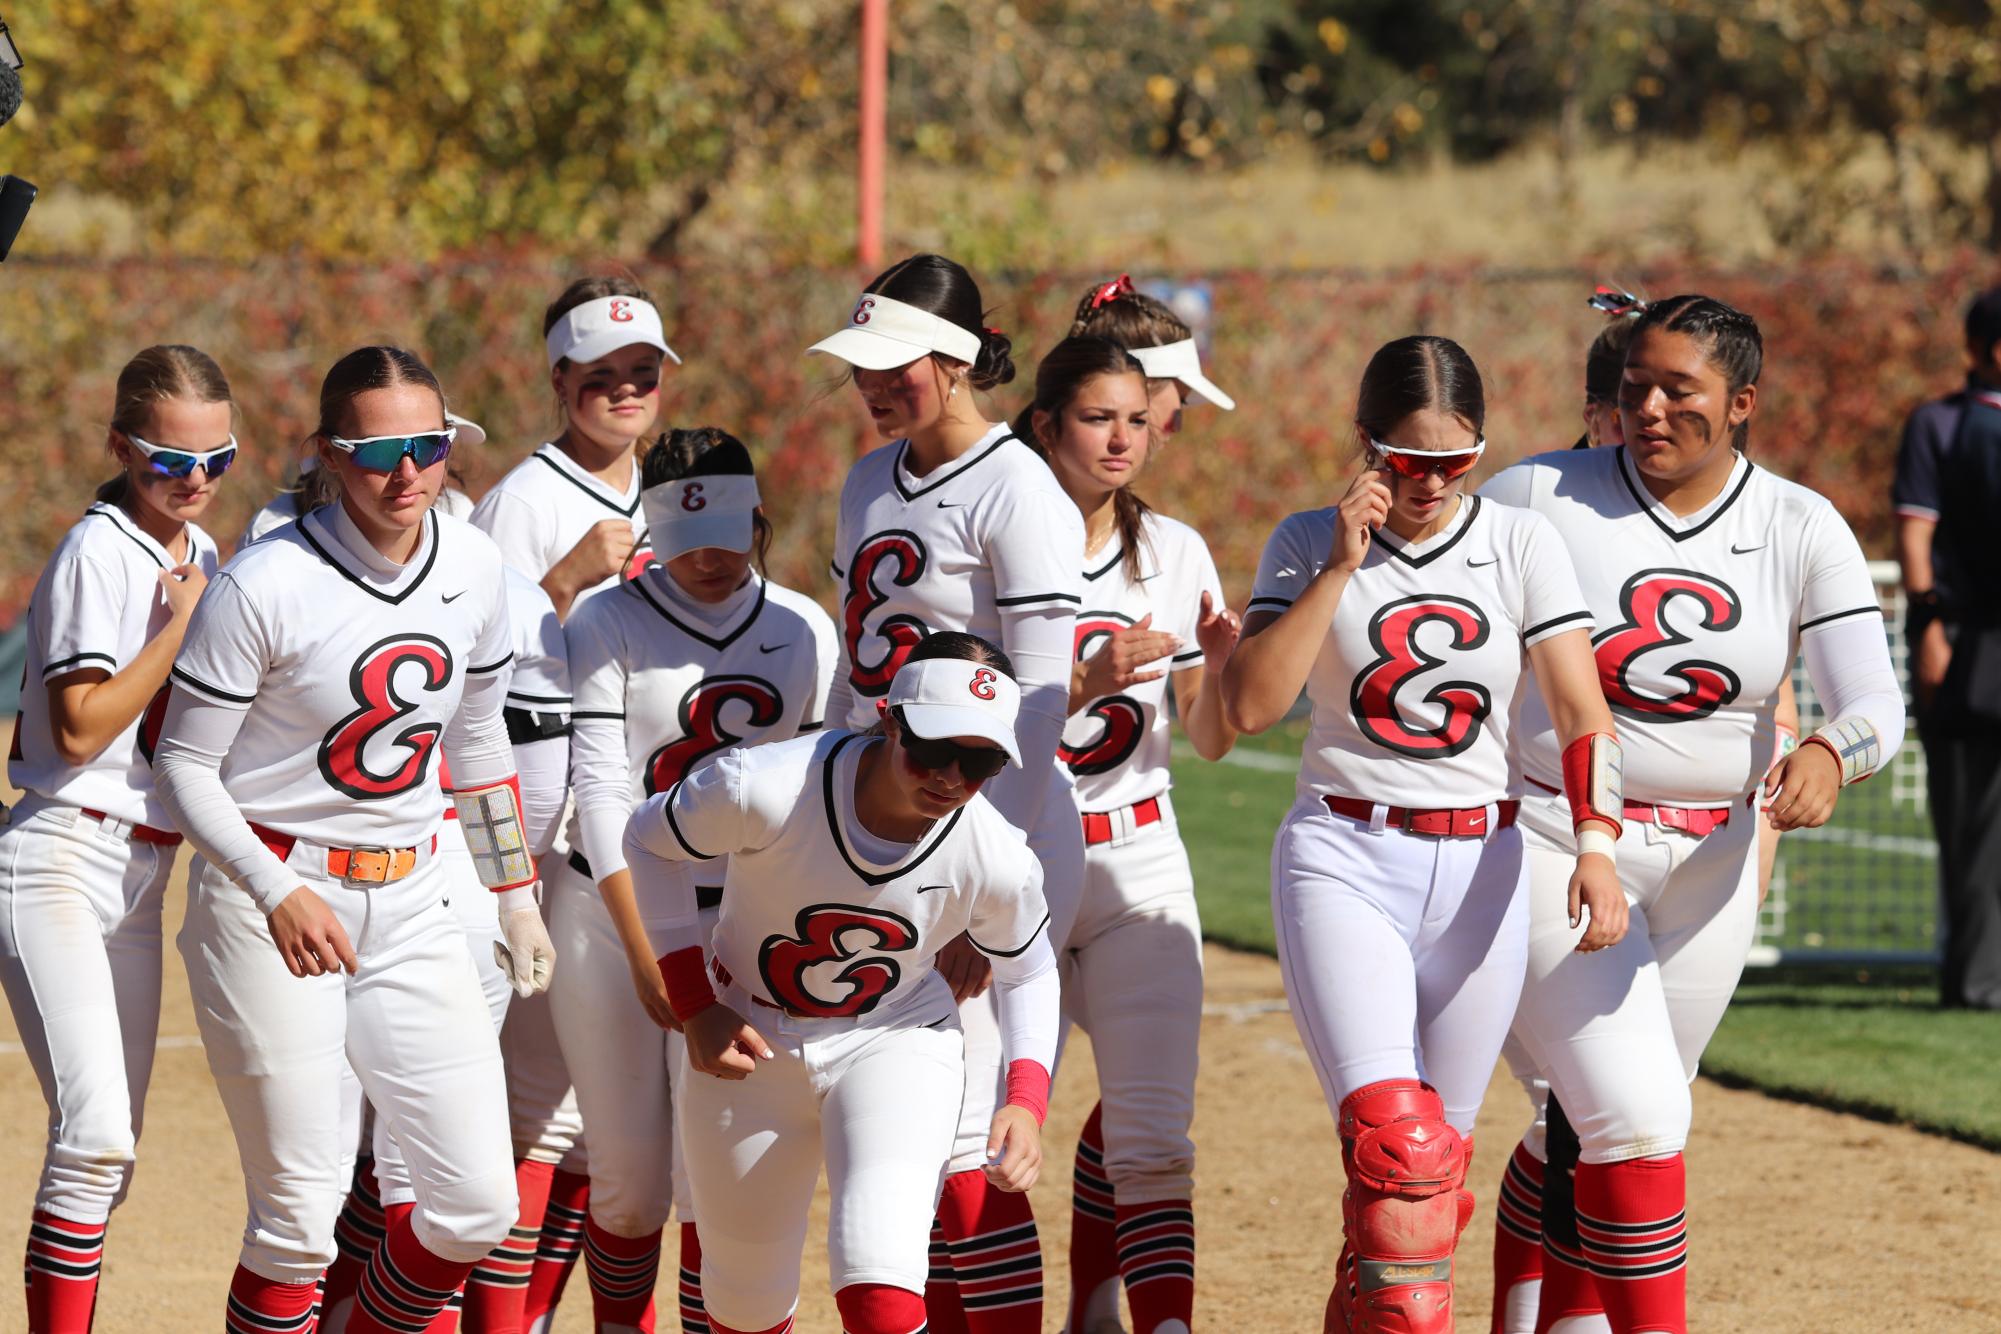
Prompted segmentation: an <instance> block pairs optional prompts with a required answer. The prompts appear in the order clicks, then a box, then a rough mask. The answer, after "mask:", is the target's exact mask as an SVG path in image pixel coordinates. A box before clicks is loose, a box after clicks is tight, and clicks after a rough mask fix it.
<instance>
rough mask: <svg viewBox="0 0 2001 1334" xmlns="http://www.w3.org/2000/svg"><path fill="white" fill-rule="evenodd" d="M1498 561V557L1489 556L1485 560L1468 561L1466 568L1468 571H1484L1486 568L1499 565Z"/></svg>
mask: <svg viewBox="0 0 2001 1334" xmlns="http://www.w3.org/2000/svg"><path fill="white" fill-rule="evenodd" d="M1500 560H1501V558H1500V557H1499V556H1489V557H1487V559H1485V560H1469V561H1467V562H1466V568H1467V569H1469V570H1478V569H1484V568H1485V567H1486V566H1489V565H1497V564H1499V563H1500Z"/></svg>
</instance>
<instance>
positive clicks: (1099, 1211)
mask: <svg viewBox="0 0 2001 1334" xmlns="http://www.w3.org/2000/svg"><path fill="white" fill-rule="evenodd" d="M1113 1200H1114V1195H1113V1190H1112V1182H1111V1178H1109V1177H1107V1176H1106V1175H1105V1104H1104V1103H1102V1102H1101V1103H1099V1104H1098V1105H1097V1106H1095V1107H1093V1108H1092V1109H1091V1115H1090V1119H1088V1120H1087V1121H1085V1122H1084V1129H1083V1133H1081V1134H1080V1135H1078V1137H1077V1162H1076V1166H1075V1167H1074V1168H1073V1169H1072V1171H1071V1173H1070V1320H1069V1327H1070V1329H1071V1330H1072V1331H1074V1334H1083V1331H1084V1329H1085V1328H1086V1326H1087V1324H1088V1321H1089V1318H1090V1317H1091V1316H1092V1315H1094V1314H1102V1313H1103V1312H1102V1310H1101V1309H1099V1308H1102V1307H1104V1306H1106V1305H1109V1306H1110V1307H1111V1309H1112V1313H1113V1314H1116V1313H1117V1310H1118V1300H1119V1294H1118V1289H1117V1287H1116V1286H1114V1285H1116V1284H1117V1283H1118V1280H1119V1251H1118V1232H1117V1229H1116V1226H1115V1224H1116V1222H1117V1217H1116V1214H1115V1209H1114V1204H1113ZM1107 1298H1109V1299H1110V1300H1109V1302H1107V1301H1106V1299H1107Z"/></svg>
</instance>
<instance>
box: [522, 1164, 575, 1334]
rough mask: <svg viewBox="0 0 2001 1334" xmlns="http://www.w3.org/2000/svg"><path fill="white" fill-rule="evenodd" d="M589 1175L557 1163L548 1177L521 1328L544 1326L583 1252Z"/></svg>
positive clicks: (524, 1301) (523, 1304)
mask: <svg viewBox="0 0 2001 1334" xmlns="http://www.w3.org/2000/svg"><path fill="white" fill-rule="evenodd" d="M590 1204H591V1179H590V1177H589V1176H587V1175H585V1174H584V1173H582V1172H565V1171H563V1170H562V1169H561V1168H560V1167H559V1168H557V1169H556V1171H555V1172H554V1173H553V1174H552V1175H551V1176H550V1178H549V1205H548V1208H547V1209H546V1210H544V1212H543V1214H542V1235H541V1237H540V1238H539V1239H538V1240H537V1241H536V1243H535V1267H534V1268H533V1269H532V1270H530V1271H529V1273H528V1296H527V1297H526V1298H525V1299H524V1300H523V1301H522V1304H521V1328H522V1329H523V1330H524V1331H528V1330H533V1329H534V1328H535V1327H536V1322H537V1321H541V1322H542V1324H543V1327H544V1328H546V1327H547V1324H548V1319H547V1318H548V1316H549V1314H550V1313H551V1312H553V1311H554V1310H555V1309H556V1304H557V1303H558V1302H560V1301H562V1300H563V1288H564V1286H565V1285H567V1284H568V1283H569V1281H570V1271H571V1270H573V1269H575V1268H576V1265H577V1260H578V1259H579V1258H580V1257H581V1256H582V1255H583V1253H584V1219H585V1217H586V1216H587V1215H588V1214H589V1212H590Z"/></svg>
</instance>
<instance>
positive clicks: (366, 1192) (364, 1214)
mask: <svg viewBox="0 0 2001 1334" xmlns="http://www.w3.org/2000/svg"><path fill="white" fill-rule="evenodd" d="M382 1231H383V1222H382V1194H381V1189H380V1187H379V1186H377V1184H376V1181H375V1159H374V1157H372V1156H371V1155H369V1154H365V1153H364V1154H362V1155H361V1156H360V1157H359V1158H357V1159H355V1161H354V1180H353V1181H352V1182H351V1183H350V1184H349V1185H348V1188H347V1199H346V1200H345V1201H343V1202H342V1204H341V1206H340V1217H338V1218H336V1219H335V1220H334V1248H335V1254H334V1262H333V1263H332V1264H330V1265H328V1266H327V1272H326V1278H325V1280H324V1281H323V1282H322V1284H321V1288H322V1291H321V1294H320V1305H321V1307H322V1308H323V1309H324V1310H325V1311H326V1313H327V1315H329V1316H331V1317H337V1318H339V1319H343V1320H344V1319H345V1318H346V1312H347V1308H348V1307H349V1306H350V1305H352V1304H353V1302H354V1290H355V1288H356V1287H357V1286H359V1284H360V1283H361V1276H362V1274H363V1273H364V1272H366V1271H367V1269H368V1262H369V1261H370V1260H372V1259H374V1258H375V1250H376V1248H377V1247H378V1246H380V1245H381V1244H382Z"/></svg>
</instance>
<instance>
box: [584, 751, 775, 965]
mask: <svg viewBox="0 0 2001 1334" xmlns="http://www.w3.org/2000/svg"><path fill="white" fill-rule="evenodd" d="M766 823H767V822H766V821H764V820H762V819H760V818H758V817H757V816H756V815H755V814H754V813H753V812H751V811H750V810H748V809H747V801H746V794H745V792H744V782H743V752H742V751H741V750H730V751H725V752H724V753H723V754H721V755H719V756H717V757H716V758H715V759H713V760H710V761H709V762H708V763H706V764H700V765H697V766H696V767H695V768H694V770H693V771H692V772H690V773H689V774H688V776H687V777H686V778H683V779H682V780H681V781H680V782H678V783H676V784H674V786H672V787H670V788H668V789H667V790H666V791H665V792H657V793H655V794H654V795H653V796H651V797H648V798H647V799H646V800H645V801H643V802H641V803H640V804H639V807H638V809H636V810H634V811H633V812H632V817H631V818H630V819H629V820H627V821H626V826H625V846H624V852H625V860H626V867H627V869H628V870H630V871H631V872H632V893H633V898H634V899H635V900H636V901H637V903H638V906H639V917H640V920H641V921H642V922H644V923H645V924H646V933H647V936H648V937H649V938H650V939H651V940H652V941H653V942H654V945H655V946H656V948H655V951H654V957H656V958H658V957H661V956H664V955H666V954H670V953H672V952H673V951H674V950H675V949H679V948H682V947H684V946H686V945H689V944H699V943H700V941H699V940H695V939H686V940H684V939H680V938H679V937H680V936H681V935H683V934H685V933H686V932H687V931H691V930H693V929H694V926H695V923H696V920H697V919H696V907H695V876H694V868H695V866H696V864H698V863H702V862H711V861H714V860H715V859H716V858H717V857H722V856H727V855H729V854H730V853H732V852H741V851H743V850H745V849H746V848H754V847H761V846H763V843H764V841H765V839H767V838H768V837H770V835H771V834H772V833H773V832H775V831H773V830H770V829H767V828H765V825H766ZM591 871H592V873H593V874H598V873H599V872H598V869H597V867H595V866H593V867H591ZM663 945H664V946H666V948H660V946H663Z"/></svg>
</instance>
